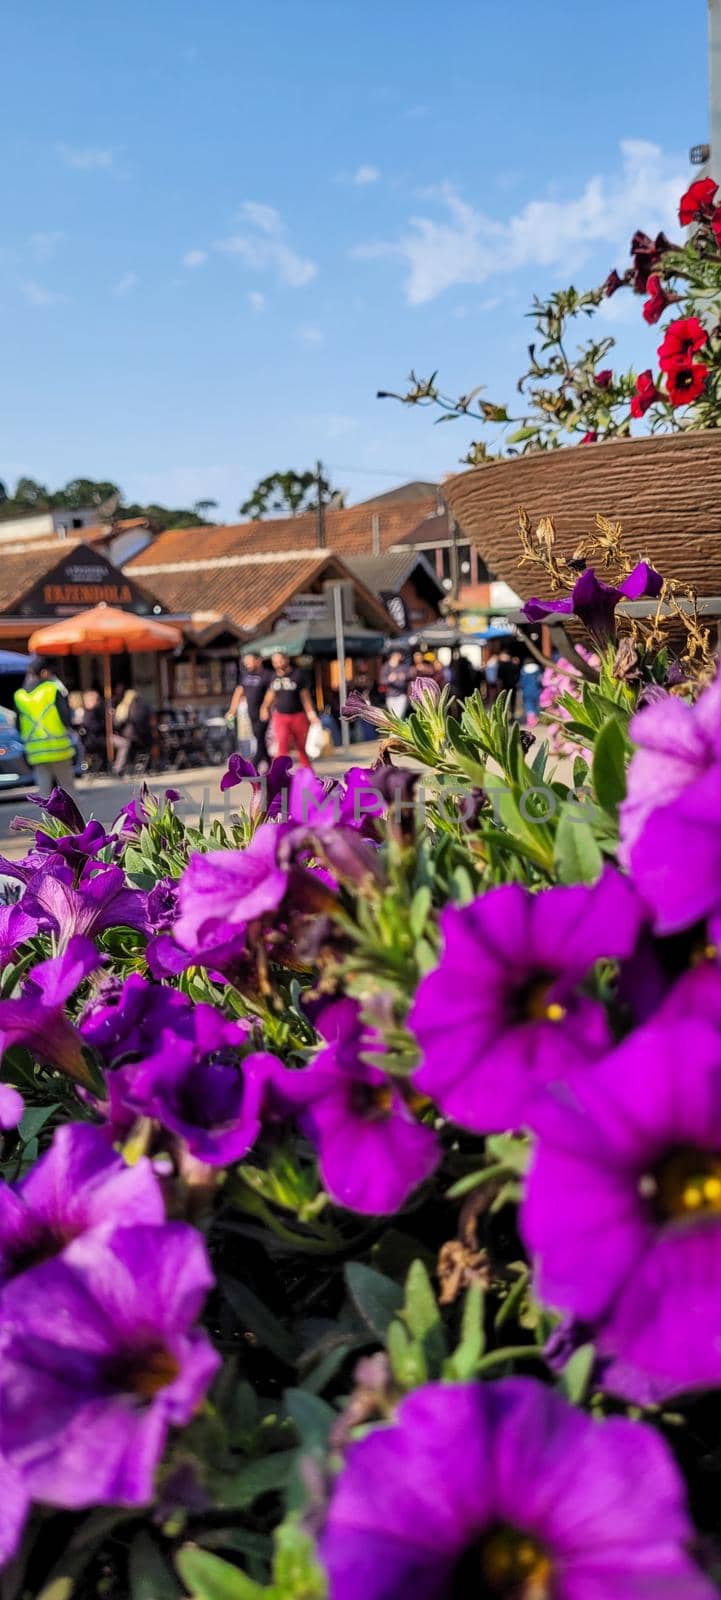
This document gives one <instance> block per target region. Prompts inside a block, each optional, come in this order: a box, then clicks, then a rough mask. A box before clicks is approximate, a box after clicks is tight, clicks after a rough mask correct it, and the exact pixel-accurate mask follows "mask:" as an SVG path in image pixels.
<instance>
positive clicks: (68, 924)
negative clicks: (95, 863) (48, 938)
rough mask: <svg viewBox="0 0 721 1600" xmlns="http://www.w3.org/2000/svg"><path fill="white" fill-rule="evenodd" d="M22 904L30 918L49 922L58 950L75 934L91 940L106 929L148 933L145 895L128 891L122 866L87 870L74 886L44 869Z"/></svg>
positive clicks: (137, 891) (31, 883)
mask: <svg viewBox="0 0 721 1600" xmlns="http://www.w3.org/2000/svg"><path fill="white" fill-rule="evenodd" d="M22 904H23V909H24V910H25V911H27V912H28V913H29V914H30V915H42V914H44V915H45V916H46V917H47V918H48V919H49V921H50V922H51V924H52V926H53V927H54V928H55V930H56V932H57V935H58V942H59V948H60V950H61V951H62V950H64V949H66V948H67V945H68V942H69V940H71V939H72V938H74V937H75V936H76V935H80V936H83V937H87V938H92V937H94V936H95V935H97V934H99V933H103V932H104V931H105V929H106V928H118V927H120V928H136V929H138V930H139V931H140V932H143V933H146V932H147V931H148V919H147V909H146V896H145V895H144V894H141V892H140V890H139V889H129V888H128V886H127V883H126V880H125V873H124V872H123V869H122V867H116V866H110V867H100V868H99V870H98V871H95V872H90V871H88V870H87V868H86V869H85V870H84V871H83V872H82V874H81V876H80V878H79V879H78V881H77V883H75V884H70V883H65V882H64V881H63V879H62V878H60V877H58V876H57V874H56V873H55V872H53V871H50V870H49V869H48V870H45V869H43V870H42V871H41V872H38V873H36V874H34V876H33V877H32V878H31V879H30V882H29V884H28V887H27V890H26V893H25V895H24V897H23V902H22Z"/></svg>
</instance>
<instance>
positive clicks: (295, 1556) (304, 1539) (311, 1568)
mask: <svg viewBox="0 0 721 1600" xmlns="http://www.w3.org/2000/svg"><path fill="white" fill-rule="evenodd" d="M273 1584H274V1587H275V1589H276V1590H277V1594H278V1600H324V1596H325V1595H326V1593H327V1589H328V1583H327V1579H326V1575H325V1572H324V1571H323V1568H322V1567H321V1564H320V1562H319V1560H318V1557H317V1554H316V1548H315V1544H314V1543H313V1540H312V1538H311V1536H310V1534H309V1533H306V1532H305V1530H304V1529H303V1528H301V1527H299V1526H298V1523H297V1522H295V1521H294V1520H292V1519H290V1518H289V1519H288V1520H287V1521H286V1522H281V1524H280V1527H279V1528H276V1530H275V1558H274V1561H273Z"/></svg>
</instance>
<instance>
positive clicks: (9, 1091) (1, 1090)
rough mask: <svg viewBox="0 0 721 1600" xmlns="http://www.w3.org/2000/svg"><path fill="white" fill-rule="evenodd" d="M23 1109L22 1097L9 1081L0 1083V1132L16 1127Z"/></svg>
mask: <svg viewBox="0 0 721 1600" xmlns="http://www.w3.org/2000/svg"><path fill="white" fill-rule="evenodd" d="M24 1110H25V1105H24V1102H23V1097H22V1095H21V1094H19V1093H18V1091H17V1089H13V1088H11V1086H10V1084H9V1083H0V1132H2V1133H7V1132H9V1130H10V1129H11V1128H17V1125H18V1123H19V1122H20V1121H21V1120H22V1115H23V1112H24Z"/></svg>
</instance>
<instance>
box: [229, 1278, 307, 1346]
mask: <svg viewBox="0 0 721 1600" xmlns="http://www.w3.org/2000/svg"><path fill="white" fill-rule="evenodd" d="M220 1281H221V1288H222V1290H223V1293H224V1295H225V1298H226V1300H227V1301H228V1303H229V1304H230V1305H231V1306H232V1307H233V1310H234V1312H235V1314H236V1316H237V1318H238V1320H239V1322H240V1323H242V1326H243V1328H245V1329H248V1330H249V1332H250V1333H254V1334H255V1336H256V1338H257V1339H259V1340H260V1343H261V1344H263V1345H265V1347H266V1349H268V1350H270V1351H271V1352H272V1354H273V1355H274V1356H277V1357H278V1360H279V1361H284V1362H285V1364H286V1366H288V1367H293V1366H295V1363H296V1360H297V1358H298V1346H297V1345H296V1342H295V1340H294V1338H293V1337H292V1335H291V1334H290V1333H289V1332H288V1330H287V1328H284V1327H283V1324H282V1322H280V1321H279V1320H278V1318H277V1317H276V1316H274V1315H273V1312H272V1311H269V1310H268V1307H267V1306H265V1305H263V1302H262V1300H259V1299H258V1296H257V1295H255V1294H253V1291H252V1289H248V1288H246V1285H245V1284H244V1283H239V1282H238V1280H237V1278H227V1277H223V1278H221V1280H220Z"/></svg>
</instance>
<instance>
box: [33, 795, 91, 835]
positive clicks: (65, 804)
mask: <svg viewBox="0 0 721 1600" xmlns="http://www.w3.org/2000/svg"><path fill="white" fill-rule="evenodd" d="M28 799H29V801H30V804H31V805H34V806H40V808H41V810H42V811H44V812H46V814H47V816H49V817H53V818H54V819H55V821H56V822H61V823H62V824H63V827H64V828H67V830H68V833H82V831H83V828H84V827H85V818H84V816H83V813H82V811H80V810H79V809H78V807H77V806H76V804H75V801H74V800H73V797H72V795H70V794H68V792H67V790H66V789H61V788H60V786H59V784H56V785H55V788H54V789H51V790H50V794H49V795H48V797H47V799H43V797H42V796H41V795H37V794H31V795H28Z"/></svg>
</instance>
